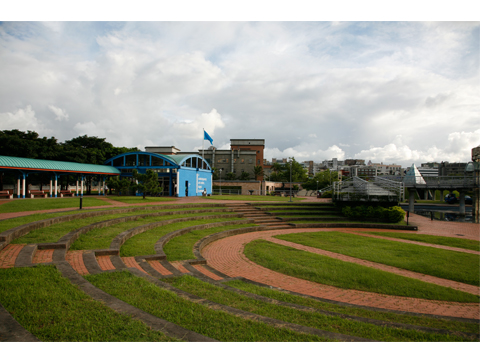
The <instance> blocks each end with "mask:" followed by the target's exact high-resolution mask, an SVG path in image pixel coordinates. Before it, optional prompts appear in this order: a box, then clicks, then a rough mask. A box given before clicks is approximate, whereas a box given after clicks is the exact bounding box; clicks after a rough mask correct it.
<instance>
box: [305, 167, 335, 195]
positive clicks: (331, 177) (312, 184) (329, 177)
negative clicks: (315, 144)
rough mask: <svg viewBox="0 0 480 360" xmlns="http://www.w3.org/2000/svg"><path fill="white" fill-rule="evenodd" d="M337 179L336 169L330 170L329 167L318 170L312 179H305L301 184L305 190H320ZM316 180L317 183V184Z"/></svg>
mask: <svg viewBox="0 0 480 360" xmlns="http://www.w3.org/2000/svg"><path fill="white" fill-rule="evenodd" d="M337 179H338V172H337V171H330V170H329V169H327V170H324V171H321V172H318V173H316V174H315V176H314V177H313V178H312V179H309V180H307V181H306V182H304V183H303V184H302V187H303V188H304V189H305V190H316V189H318V190H320V189H323V188H326V187H327V186H329V185H331V184H332V183H333V182H334V181H337ZM317 181H318V184H317Z"/></svg>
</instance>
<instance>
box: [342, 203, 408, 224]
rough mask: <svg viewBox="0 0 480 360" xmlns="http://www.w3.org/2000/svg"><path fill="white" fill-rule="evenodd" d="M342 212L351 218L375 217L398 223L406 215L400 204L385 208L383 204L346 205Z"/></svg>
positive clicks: (383, 220) (364, 218)
mask: <svg viewBox="0 0 480 360" xmlns="http://www.w3.org/2000/svg"><path fill="white" fill-rule="evenodd" d="M342 214H343V215H344V216H346V217H348V218H350V219H355V220H366V219H375V220H380V221H382V222H389V223H397V222H399V221H401V220H403V218H404V217H405V211H403V209H402V208H401V207H399V206H392V207H389V208H383V207H381V206H368V207H367V206H365V205H362V206H355V207H350V206H345V207H343V208H342Z"/></svg>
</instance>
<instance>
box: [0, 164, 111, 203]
mask: <svg viewBox="0 0 480 360" xmlns="http://www.w3.org/2000/svg"><path fill="white" fill-rule="evenodd" d="M0 171H2V172H10V173H13V174H16V175H17V176H18V178H17V197H19V198H20V197H22V198H25V195H26V179H27V177H28V175H29V174H32V173H48V174H50V189H49V195H50V197H57V194H58V188H57V186H58V178H59V177H60V176H61V175H76V176H77V185H76V195H77V196H78V195H81V196H83V187H84V186H83V183H84V181H85V178H86V177H87V176H100V178H101V186H99V194H103V195H105V177H106V176H116V175H120V171H119V170H118V169H116V168H114V167H112V166H108V165H92V164H82V163H75V162H67V161H53V160H41V159H28V158H19V157H13V156H3V155H0ZM79 182H80V189H81V190H80V194H79V186H78V185H79Z"/></svg>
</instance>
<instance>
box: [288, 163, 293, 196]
mask: <svg viewBox="0 0 480 360" xmlns="http://www.w3.org/2000/svg"><path fill="white" fill-rule="evenodd" d="M289 159H290V201H289V202H292V165H293V160H292V158H289Z"/></svg>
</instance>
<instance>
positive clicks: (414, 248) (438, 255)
mask: <svg viewBox="0 0 480 360" xmlns="http://www.w3.org/2000/svg"><path fill="white" fill-rule="evenodd" d="M277 238H278V239H282V240H287V241H291V242H294V243H297V244H302V245H307V246H311V247H315V248H319V249H323V250H328V251H332V252H335V253H339V254H344V255H348V256H353V257H356V258H359V259H364V260H369V261H373V262H377V263H380V264H386V265H390V266H395V267H398V268H401V269H406V270H410V271H415V272H418V273H421V274H427V275H432V276H436V277H439V278H443V279H449V280H454V281H459V282H462V283H465V284H470V285H475V286H479V282H480V279H479V277H480V274H479V271H478V266H479V261H480V257H479V256H478V255H475V254H466V253H460V252H455V251H449V250H443V249H436V248H431V247H425V246H418V245H415V244H405V243H401V242H396V241H389V240H385V239H376V238H371V237H366V236H359V235H354V234H346V233H342V232H336V231H328V232H327V231H324V232H318V233H303V234H286V235H279V236H277Z"/></svg>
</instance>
